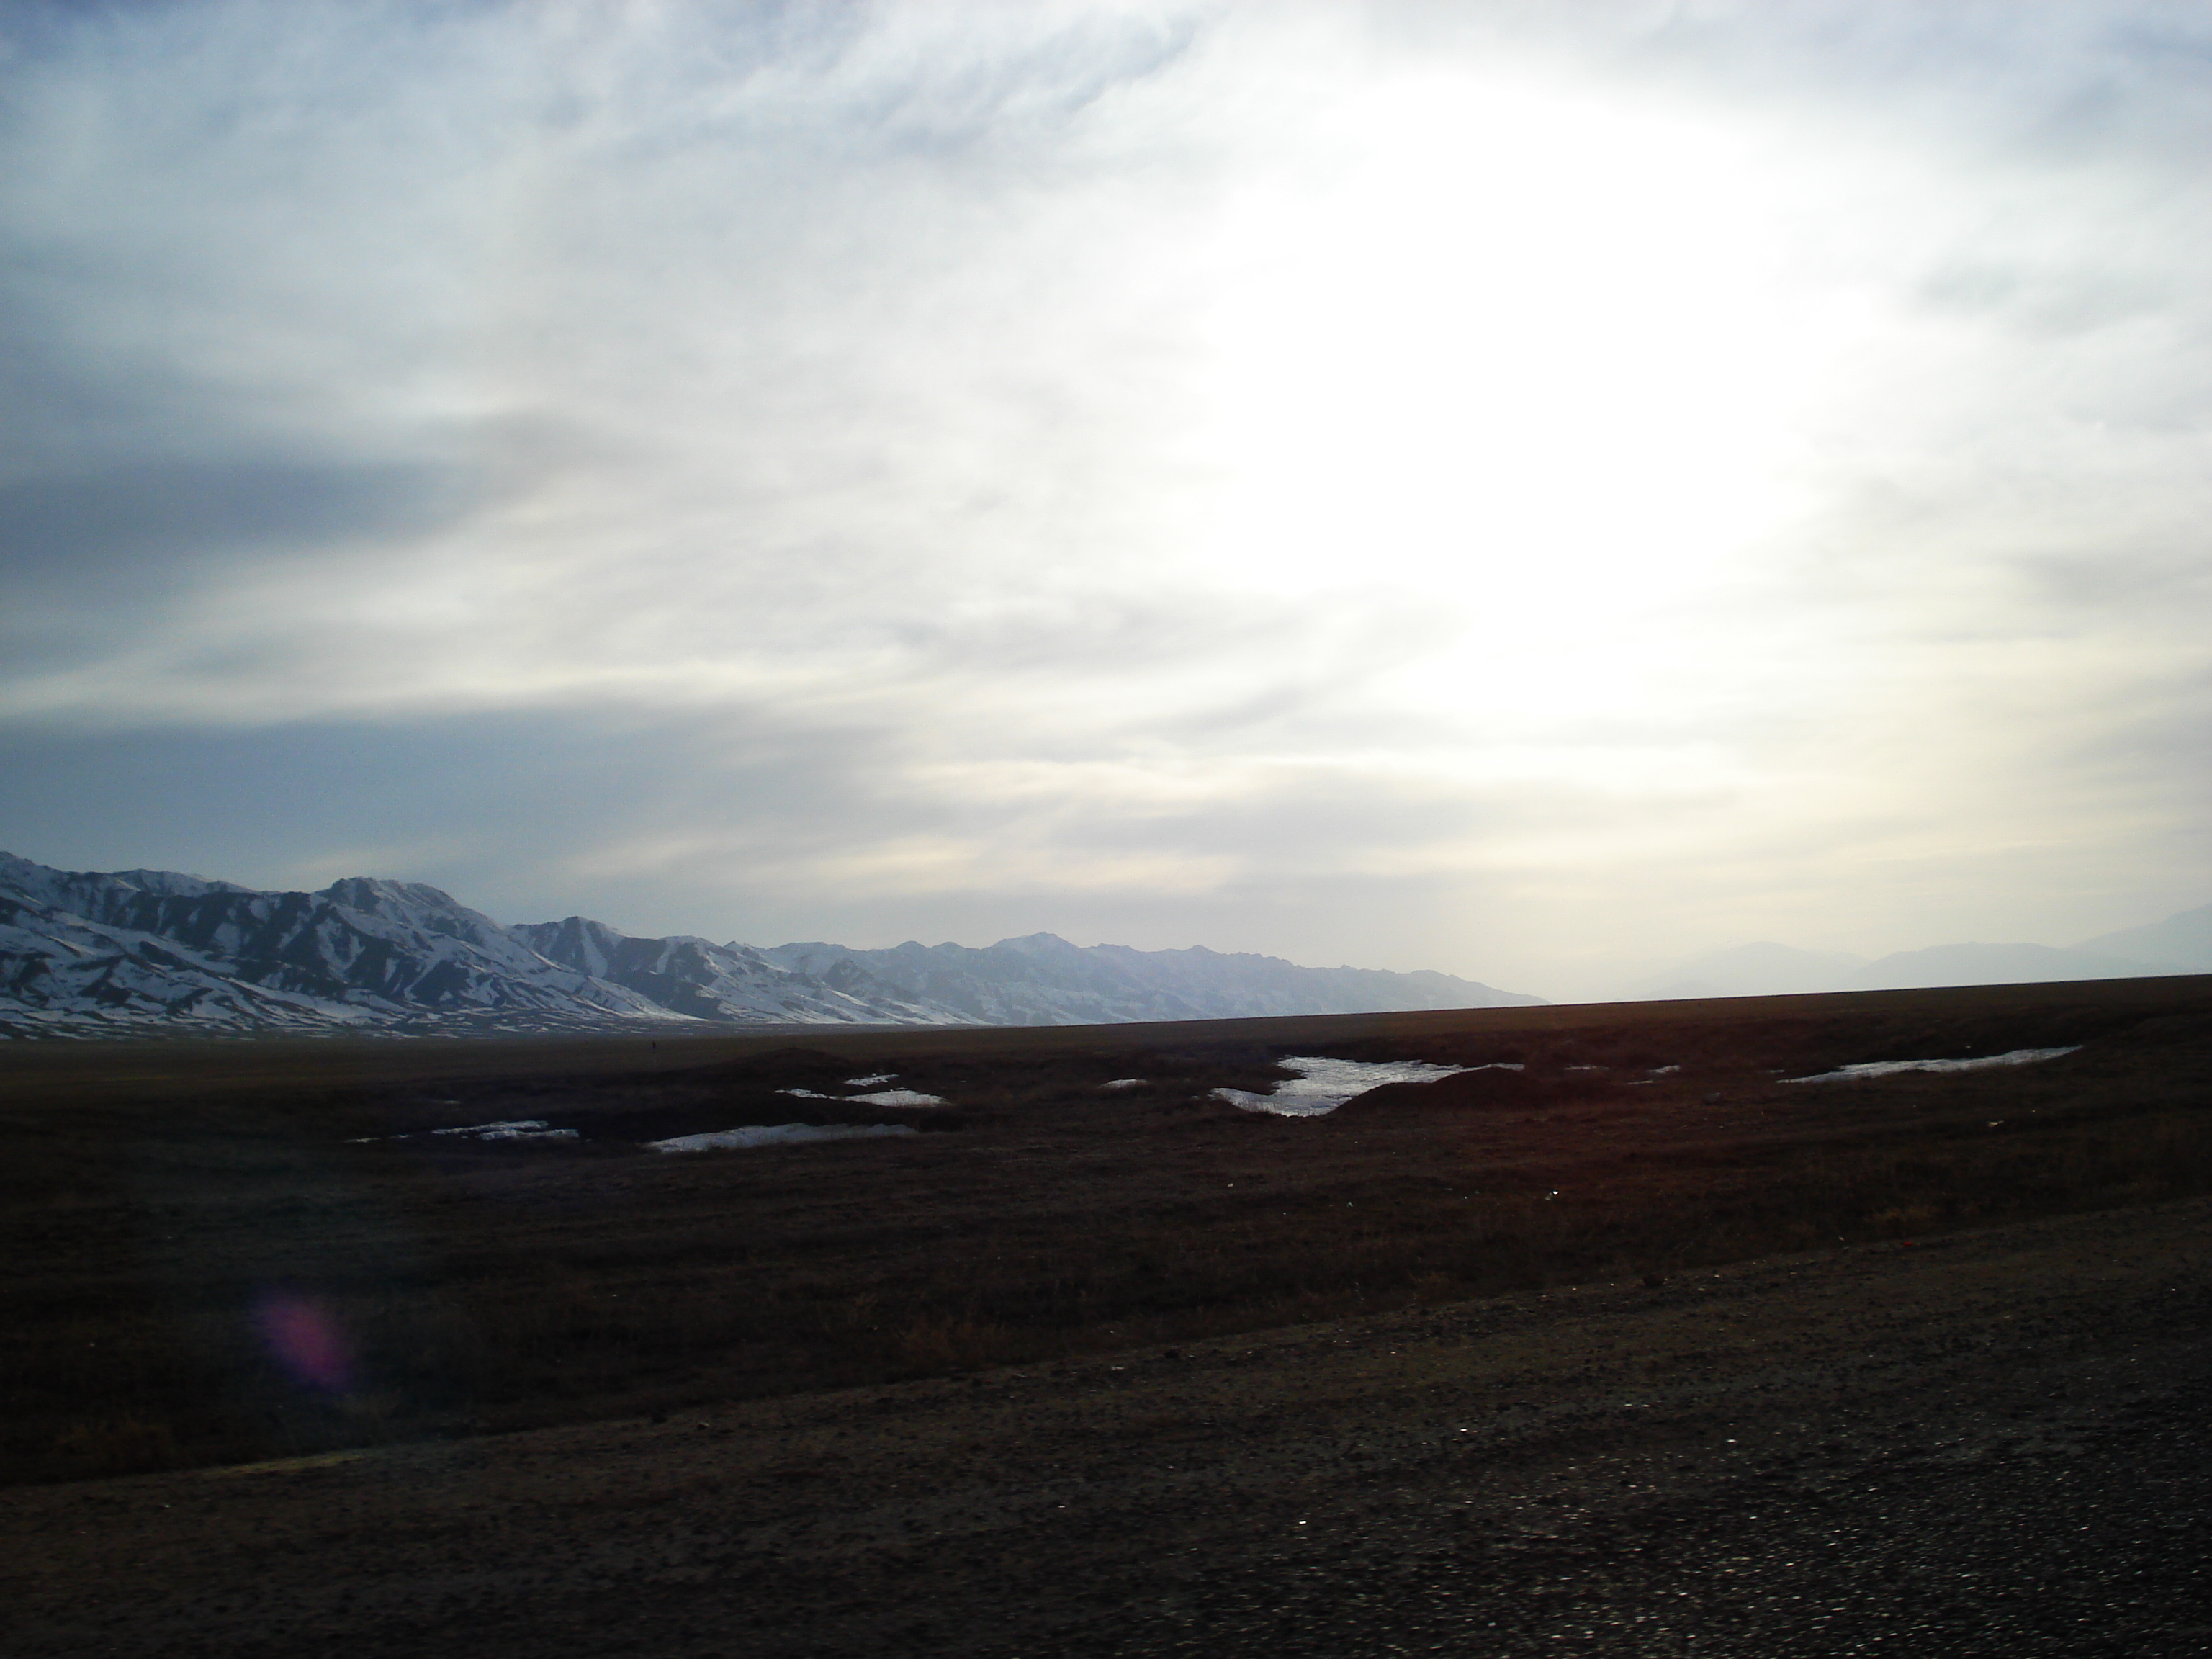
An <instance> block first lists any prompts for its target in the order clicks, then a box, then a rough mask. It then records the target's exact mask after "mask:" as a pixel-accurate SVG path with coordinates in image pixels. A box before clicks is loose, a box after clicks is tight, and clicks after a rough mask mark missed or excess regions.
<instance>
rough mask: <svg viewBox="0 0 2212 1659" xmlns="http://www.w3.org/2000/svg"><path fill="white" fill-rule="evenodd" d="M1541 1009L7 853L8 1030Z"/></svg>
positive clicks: (1128, 963) (1348, 977) (499, 1026)
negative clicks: (768, 934) (631, 931)
mask: <svg viewBox="0 0 2212 1659" xmlns="http://www.w3.org/2000/svg"><path fill="white" fill-rule="evenodd" d="M1537 1000H1539V999H1536V998H1534V997H1522V996H1516V995H1514V994H1511V993H1509V992H1502V991H1496V990H1492V988H1491V987H1488V986H1486V985H1479V984H1476V983H1474V981H1468V980H1459V979H1454V978H1452V977H1451V976H1449V975H1444V974H1433V973H1418V974H1390V973H1380V972H1375V971H1371V970H1368V969H1352V968H1336V969H1312V968H1300V967H1297V966H1296V965H1294V964H1292V963H1287V962H1283V961H1279V960H1278V959H1276V958H1274V957H1255V956H1223V955H1219V954H1218V953H1216V952H1214V951H1206V950H1203V949H1197V950H1190V951H1133V950H1129V949H1127V948H1126V947H1123V946H1120V945H1095V946H1091V947H1090V948H1088V949H1083V948H1079V947H1078V946H1075V945H1070V944H1069V943H1068V942H1067V941H1066V940H1065V939H1058V938H1055V937H1054V935H1052V934H1050V933H1039V934H1034V935H1032V936H1031V937H1030V938H1028V939H1006V940H1002V941H1001V942H1000V943H999V944H997V945H992V946H991V947H989V948H988V949H987V950H981V951H976V950H968V949H965V948H964V947H963V946H960V945H938V946H936V947H934V948H933V949H926V948H925V947H923V946H921V945H914V944H908V945H901V946H899V947H898V948H897V949H896V950H893V951H848V950H847V949H845V948H844V947H842V946H841V945H781V946H778V947H775V948H774V949H769V950H763V949H760V948H757V947H756V946H752V945H738V944H730V945H715V944H713V943H711V942H709V941H708V940H706V939H696V938H690V937H685V936H678V937H674V938H670V939H636V938H632V937H630V936H629V935H628V934H625V933H621V932H619V931H618V930H617V929H615V928H612V927H607V926H606V925H605V923H603V922H597V921H590V920H588V919H586V918H585V917H581V916H571V917H569V918H568V920H567V921H558V922H539V923H535V924H529V925H525V926H522V927H502V926H501V925H500V924H499V923H498V922H495V921H492V919H491V918H490V917H489V916H486V915H483V914H481V913H480V912H478V911H475V910H471V909H470V908H467V907H466V906H465V905H463V904H461V903H459V902H458V901H456V900H455V899H454V898H453V897H452V896H450V895H449V894H447V893H444V892H441V890H438V889H437V888H435V887H428V886H424V885H422V884H419V883H413V882H393V881H379V880H373V879H369V878H362V877H355V878H349V879H347V880H344V881H339V882H334V883H332V884H331V885H330V886H328V887H325V888H324V889H323V890H321V891H319V892H314V893H294V892H262V891H258V890H255V889H252V888H249V887H241V886H239V885H237V884H234V883H231V882H222V881H206V880H203V879H201V878H198V877H197V876H186V875H179V874H178V873H176V872H172V871H161V870H129V871H119V872H110V873H106V874H97V873H91V872H82V871H67V870H56V869H52V868H49V867H48V866H45V865H42V864H34V863H32V862H31V861H30V860H26V859H20V858H16V857H14V856H13V855H11V854H0V1035H5V1036H40V1035H51V1036H92V1035H101V1034H121V1033H125V1032H128V1031H131V1030H146V1031H153V1030H202V1031H210V1032H222V1031H231V1032H245V1031H259V1030H297V1031H327V1030H348V1029H352V1030H545V1029H558V1028H577V1027H591V1026H605V1025H608V1024H631V1023H635V1022H640V1021H653V1022H658V1023H659V1024H663V1025H688V1024H695V1023H712V1024H748V1025H761V1024H773V1025H781V1024H890V1025H906V1024H918V1025H977V1024H1090V1023H1107V1022H1115V1021H1122V1020H1133V1019H1210V1018H1234V1017H1237V1016H1242V1015H1252V1014H1291V1013H1341V1012H1363V1011H1370V1010H1375V1011H1380V1010H1385V1009H1401V1008H1449V1007H1494V1006H1505V1005H1509V1004H1517V1003H1531V1002H1534V1001H1537Z"/></svg>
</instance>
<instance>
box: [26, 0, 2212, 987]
mask: <svg viewBox="0 0 2212 1659" xmlns="http://www.w3.org/2000/svg"><path fill="white" fill-rule="evenodd" d="M2208 83H2212V18H2208V16H2207V15H2206V14H2205V12H2204V11H2203V8H2202V7H2199V6H2194V5H2184V4H2179V3H2136V0H2117V3H2088V0H2076V3H2033V0H2027V3H2019V4H1993V3H1992V4H1982V3H1961V4H1957V5H1947V6H1943V7H1936V8H1930V7H1918V6H1911V5H1905V4H1893V5H1892V4H1874V5H1868V4H1864V3H1844V0H1813V3H1807V4H1803V5H1795V6H1790V7H1786V8H1785V7H1776V6H1771V5H1765V4H1755V3H1725V0H1722V3H1698V4H1691V3H1668V0H1620V3H1616V4H1599V5H1592V6H1589V7H1579V8H1573V9H1567V8H1558V7H1549V6H1538V5H1528V4H1522V3H1513V0H1497V3H1464V4H1454V3H1449V0H1432V3H1411V0H1408V3H1402V4H1397V3H1387V0H1375V3H1365V4H1356V3H1351V0H1344V3H1316V4H1299V3H1294V0H1281V3H1267V4H1259V3H1234V0H1230V3H1206V4H1194V5H1179V4H1172V3H1158V4H1139V3H1123V4H1080V3H1044V4H1036V5H1021V6H1016V5H1010V4H993V3H981V0H978V3H965V4H963V3H947V4H920V3H884V4H874V5H852V6H829V5H813V4H803V3H793V4H751V5H740V4H729V5H717V4H710V3H702V4H697V5H685V6H652V5H644V6H640V5H617V4H612V3H606V4H598V3H586V0H564V3H550V4H538V5H523V4H520V3H487V4H483V5H477V6H471V7H467V8H447V7H429V6H420V5H406V4H393V5H390V6H367V7H365V6H360V5H356V4H350V3H344V4H342V3H337V0H323V3H317V0H295V3H283V4H278V3H274V0H206V3H192V4H184V5H177V6H167V7H159V8H154V7H149V8H129V7H94V8H84V7H77V6H70V5H64V4H60V3H51V4H39V3H31V4H25V5H21V6H18V7H15V8H12V9H9V13H8V14H7V15H6V16H5V17H0V84H4V85H5V87H6V88H7V90H8V94H9V96H8V98H7V99H6V100H5V101H4V114H0V156H4V159H5V163H6V164H5V166H4V167H0V238H4V242H5V247H6V250H7V257H6V258H5V260H4V261H0V347H4V349H0V375H4V376H5V377H6V378H7V381H8V384H9V392H10V395H9V398H8V400H7V403H6V404H5V406H4V409H0V420H4V422H5V428H4V430H5V435H6V438H7V443H6V446H5V452H4V459H0V559H4V568H0V582H4V588H0V592H3V593H4V598H5V604H4V607H3V608H0V630H4V631H0V638H4V641H5V649H4V656H0V768H4V772H5V775H6V776H8V778H9V780H10V784H9V788H8V790H7V791H6V792H5V798H4V799H0V845H4V846H7V847H9V848H11V849H12V850H13V851H15V852H16V853H17V854H21V856H24V857H27V858H32V859H35V860H40V861H42V862H46V863H49V864H53V865H56V866H63V867H69V868H78V869H118V868H129V867H132V866H146V867H156V868H172V869H191V870H197V871H200V872H204V873H206V874H209V875H210V876H214V877H217V878H222V879H227V880H231V881H237V882H240V883H243V884H247V885H252V886H257V887H276V888H315V887H320V886H323V885H325V884H328V883H329V882H330V881H331V880H334V879H337V878H341V877H344V876H349V875H357V874H377V875H383V876H387V877H391V878H399V879H408V880H417V881H423V882H428V883H430V884H435V885H437V886H440V887H443V888H446V889H447V890H451V891H453V893H454V894H455V895H456V896H459V897H460V898H461V900H462V901H463V902H465V903H467V904H470V905H471V906H474V907H476V908H480V909H483V910H484V911H485V912H487V913H488V914H490V915H495V916H498V917H500V918H501V919H502V920H505V921H520V920H534V919H538V918H539V917H550V916H560V915H568V914H572V913H573V914H581V915H590V916H593V917H595V918H597V919H599V920H602V921H606V922H608V923H610V924H611V925H613V926H615V927H620V928H622V929H623V931H625V932H629V933H636V934H642V935H648V936H650V935H659V934H666V933H702V934H705V935H707V936H708V937H711V938H715V939H745V940H749V941H751V942H756V943H757V942H770V941H774V940H777V939H833V940H836V941H838V942H840V943H843V944H846V945H853V946H855V947H860V948H880V947H882V946H884V945H894V944H896V943H899V942H901V941H902V940H904V939H909V938H911V939H923V940H933V939H957V940H960V941H962V942H963V943H966V942H975V943H987V942H989V941H991V940H993V939H999V938H1003V937H1008V936H1020V935H1024V934H1028V933H1037V932H1050V933H1058V934H1060V935H1061V936H1063V937H1066V938H1068V939H1071V940H1074V941H1077V942H1079V943H1097V942H1102V941H1103V942H1112V943H1116V944H1124V945H1133V946H1135V947H1137V948H1139V949H1162V948H1179V947H1182V946H1187V945H1193V944H1204V945H1206V946H1208V947H1209V948H1211V949H1213V950H1218V951H1253V952H1257V953H1260V954H1264V955H1270V956H1277V957H1285V958H1288V959H1290V960H1291V961H1294V962H1298V963H1309V964H1316V965H1334V964H1337V963H1347V964H1352V965H1356V966H1362V967H1380V968H1392V969H1398V970H1401V971H1404V970H1407V969H1419V968H1430V969H1438V970H1440V971H1443V972H1447V973H1451V974H1455V975H1461V976H1463V977H1466V978H1469V979H1475V980H1480V981H1484V982H1486V983H1488V984H1490V985H1493V986H1497V987H1501V988H1504V989H1510V990H1526V991H1530V992H1533V993H1534V994H1541V995H1545V996H1549V997H1555V998H1563V999H1564V998H1571V997H1576V996H1577V995H1581V994H1592V993H1596V992H1599V991H1601V988H1602V987H1607V986H1609V985H1612V984H1614V983H1617V982H1618V981H1620V980H1621V979H1622V978H1624V977H1625V976H1626V975H1632V974H1633V973H1635V972H1637V971H1638V966H1639V964H1648V965H1653V966H1657V965H1662V964H1665V963H1672V962H1674V961H1678V960H1680V959H1683V958H1686V957H1693V956H1696V955H1698V954H1699V953H1701V952H1705V951H1714V950H1719V949H1723V948H1726V947H1730V946H1735V945H1741V944H1744V943H1746V942H1748V941H1753V940H1780V941H1784V942H1786V943H1788V944H1790V945H1792V946H1795V947H1797V948H1800V949H1803V950H1808V951H1839V952H1850V953H1854V954H1857V955H1860V956H1863V957H1880V956H1882V955H1884V954H1887V953H1889V952H1892V951H1909V950H1915V949H1921V948H1925V947H1929V946H1935V945H1948V944H1951V943H1954V942H1959V941H1966V940H1989V941H2003V942H2013V941H2032V942H2036V943H2042V944H2049V945H2069V944H2071V943H2073V942H2075V941H2077V940H2081V939H2089V938H2093V937H2094V936H2097V935H2100V934H2103V933H2107V932H2111V931H2113V930H2117V929H2121V928H2125V927H2134V926H2137V925H2141V924H2146V923H2151V922H2156V921H2160V920H2162V919H2164V918H2165V917H2166V916H2169V915H2172V914H2174V913H2176V912H2179V911H2183V910H2186V909H2189V908H2193V907H2195V906H2197V905H2201V904H2203V903H2204V902H2205V901H2206V899H2207V897H2208V896H2212V870H2208V862H2207V856H2206V854H2207V847H2208V838H2207V836H2205V834H2204V829H2205V825H2206V822H2207V816H2208V815H2207V811H2206V807H2207V804H2208V803H2207V788H2208V781H2212V763H2208V761H2212V757H2208V756H2207V754H2206V752H2205V750H2206V746H2207V733H2208V732H2212V719H2208V715H2212V708H2208V706H2207V705H2208V692H2212V676H2208V674H2207V671H2206V669H2207V663H2206V653H2205V650H2204V646H2203V641H2204V640H2205V639H2206V638H2207V637H2212V627H2208V624H2212V616H2208V614H2207V613H2208V611H2212V605H2208V604H2207V599H2208V592H2212V574H2208V562H2207V560H2206V559H2205V557H2204V554H2203V536H2204V531H2203V526H2204V525H2205V524H2206V523H2207V522H2212V513H2208V510H2207V509H2208V507H2212V500H2208V496H2212V469H2208V467H2207V465H2206V460H2207V458H2208V450H2207V442H2208V440H2212V281H2208V280H2207V279H2208V276H2212V272H2208V270H2207V268H2206V267H2207V265H2208V263H2212V244H2208V242H2207V240H2206V239H2205V237H2204V235H2203V229H2202V227H2203V225H2204V224H2205V223H2206V222H2212V168H2208V167H2206V165H2205V162H2206V159H2207V155H2208V153H2212V143H2208V141H2209V140H2212V131H2208V129H2212V113H2208V112H2212V97H2208V95H2207V94H2208V93H2212V84H2208Z"/></svg>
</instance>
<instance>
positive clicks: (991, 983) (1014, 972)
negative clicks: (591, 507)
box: [763, 933, 1543, 1025]
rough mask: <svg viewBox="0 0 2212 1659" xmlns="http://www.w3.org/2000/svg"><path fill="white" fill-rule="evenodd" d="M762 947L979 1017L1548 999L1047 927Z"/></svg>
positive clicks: (1253, 1011)
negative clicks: (879, 943) (1088, 940)
mask: <svg viewBox="0 0 2212 1659" xmlns="http://www.w3.org/2000/svg"><path fill="white" fill-rule="evenodd" d="M763 954H764V955H765V956H767V957H769V958H770V959H772V960H774V961H776V962H779V963H784V964H786V965H787V966H788V967H791V968H794V969H799V970H800V971H802V972H805V973H807V974H810V975H817V976H828V975H836V974H839V973H844V972H851V971H855V970H857V971H860V972H863V973H865V974H866V975H868V976H869V977H870V978H872V980H874V981H878V982H879V983H882V984H885V985H889V986H891V987H895V988H896V990H898V991H899V992H901V993H902V994H905V995H907V996H908V997H911V998H913V999H914V1000H915V1001H916V1002H917V1003H922V1002H928V1003H933V1004H935V1005H937V1006H940V1007H945V1008H951V1009H954V1010H956V1011H957V1012H960V1013H962V1014H964V1015H966V1016H968V1017H969V1018H971V1019H973V1020H975V1021H976V1022H978V1023H979V1024H986V1025H1103V1024H1119V1023H1121V1022H1124V1021H1128V1020H1152V1019H1231V1018H1250V1017H1254V1016H1263V1015H1269V1014H1357V1013H1383V1012H1390V1011H1394V1010H1399V1009H1411V1008H1505V1007H1516V1006H1527V1005H1531V1004H1535V1003H1541V1001H1542V1000H1543V999H1542V998H1541V997H1531V996H1522V995H1519V994H1516V993H1514V992H1511V991H1500V990H1497V989H1495V988H1493V987H1491V986H1487V985H1484V984H1481V983H1480V982H1478V981H1474V980H1467V979H1455V978H1454V977H1453V976H1452V975H1449V974H1438V973H1432V972H1429V971H1426V970H1423V971H1421V972H1418V973H1411V974H1396V973H1388V972H1384V971H1383V970H1381V969H1370V968H1301V967H1299V966H1297V964H1296V963H1289V962H1285V961H1283V960H1282V959H1281V958H1280V957H1261V956H1251V955H1247V954H1241V953H1240V954H1237V955H1224V954H1223V953H1221V952H1220V951H1209V950H1207V949H1206V947H1205V946H1204V945H1194V946H1193V947H1191V948H1190V949H1188V950H1184V951H1136V950H1132V949H1131V948H1130V947H1128V946H1127V945H1090V946H1087V947H1086V946H1081V945H1071V944H1069V943H1068V942H1067V941H1066V939H1061V938H1060V937H1059V936H1058V935H1057V934H1054V933H1031V934H1030V935H1028V936H1027V937H1026V938H1023V939H1000V941H999V942H998V943H997V944H996V945H990V946H987V947H986V948H985V949H982V950H971V949H969V947H967V946H965V945H916V944H912V943H908V944H906V945H899V946H897V947H896V949H893V950H889V951H852V950H848V949H847V948H846V947H844V946H843V945H819V944H816V945H778V946H776V947H775V949H774V950H771V951H765V952H763Z"/></svg>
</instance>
